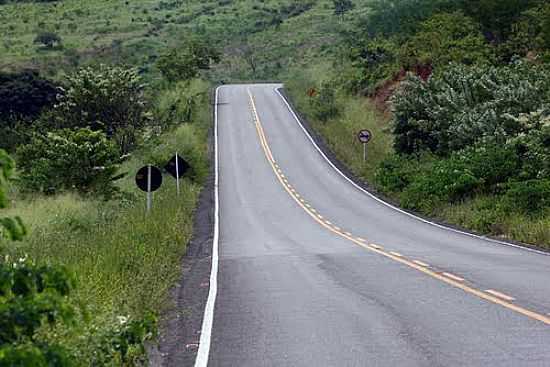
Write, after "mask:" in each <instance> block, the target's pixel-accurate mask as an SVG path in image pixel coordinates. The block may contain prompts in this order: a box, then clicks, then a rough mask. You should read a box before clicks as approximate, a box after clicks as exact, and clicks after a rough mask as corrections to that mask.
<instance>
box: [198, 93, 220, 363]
mask: <svg viewBox="0 0 550 367" xmlns="http://www.w3.org/2000/svg"><path fill="white" fill-rule="evenodd" d="M220 88H221V87H218V88H216V99H215V104H216V106H215V107H214V238H213V239H212V268H211V271H210V289H209V291H208V299H207V300H206V306H205V308H204V316H203V319H202V328H201V338H200V341H199V350H198V352H197V358H196V359H195V367H207V366H208V357H209V355H210V343H211V340H212V325H213V324H214V306H215V304H216V296H217V294H218V247H219V243H218V242H219V235H220V200H219V172H218V170H219V161H218V154H219V152H218V101H219V92H220Z"/></svg>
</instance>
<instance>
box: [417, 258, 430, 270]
mask: <svg viewBox="0 0 550 367" xmlns="http://www.w3.org/2000/svg"><path fill="white" fill-rule="evenodd" d="M413 263H415V264H417V265H420V266H423V267H425V268H429V267H430V265H429V264H426V263H425V262H422V261H420V260H414V261H413Z"/></svg>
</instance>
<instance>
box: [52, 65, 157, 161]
mask: <svg viewBox="0 0 550 367" xmlns="http://www.w3.org/2000/svg"><path fill="white" fill-rule="evenodd" d="M144 88H145V85H144V84H143V82H142V79H141V77H140V76H139V73H138V70H137V69H136V68H130V67H122V66H108V65H104V64H101V65H99V66H97V67H86V68H82V69H80V70H78V71H77V72H76V73H74V74H73V75H71V76H69V77H68V78H67V88H66V90H64V93H63V95H62V96H61V97H60V99H59V103H58V104H57V105H56V108H55V110H56V113H55V114H54V115H53V119H54V122H53V125H57V127H59V128H81V127H82V128H90V129H92V130H94V131H103V132H104V133H105V134H107V136H108V137H109V138H111V139H113V140H114V141H115V142H116V143H117V145H118V147H119V148H120V150H121V151H122V152H123V153H127V152H128V151H130V150H131V149H132V148H133V147H135V145H136V143H137V141H136V139H137V136H136V133H137V131H138V129H139V128H141V127H143V126H144V125H145V124H146V123H147V122H148V121H149V118H150V117H149V115H148V113H147V108H146V107H147V106H146V101H145V97H144Z"/></svg>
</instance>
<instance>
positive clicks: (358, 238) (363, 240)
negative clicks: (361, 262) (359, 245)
mask: <svg viewBox="0 0 550 367" xmlns="http://www.w3.org/2000/svg"><path fill="white" fill-rule="evenodd" d="M355 239H356V240H357V241H359V242H367V240H366V239H364V238H361V237H356V238H355Z"/></svg>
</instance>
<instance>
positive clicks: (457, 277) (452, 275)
mask: <svg viewBox="0 0 550 367" xmlns="http://www.w3.org/2000/svg"><path fill="white" fill-rule="evenodd" d="M442 274H443V275H444V276H446V277H447V278H451V279H453V280H456V281H457V282H463V281H464V278H461V277H459V276H457V275H454V274H451V273H442Z"/></svg>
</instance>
